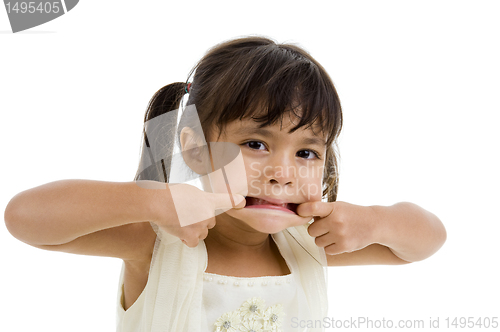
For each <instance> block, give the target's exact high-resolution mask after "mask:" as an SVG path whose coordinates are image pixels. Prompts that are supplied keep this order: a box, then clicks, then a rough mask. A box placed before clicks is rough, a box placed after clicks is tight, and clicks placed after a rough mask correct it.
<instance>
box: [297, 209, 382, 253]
mask: <svg viewBox="0 0 500 332" xmlns="http://www.w3.org/2000/svg"><path fill="white" fill-rule="evenodd" d="M373 213H374V212H373V211H372V209H371V207H366V206H359V205H353V204H349V203H345V202H328V203H327V202H306V203H302V204H300V205H299V206H298V207H297V214H299V215H300V216H304V217H314V222H313V223H312V224H311V225H310V226H309V228H308V232H309V235H311V236H312V237H315V238H316V240H315V242H316V245H317V246H318V247H323V248H325V253H326V254H328V255H337V254H341V253H344V252H352V251H356V250H360V249H363V248H365V247H367V246H369V245H370V244H372V243H374V240H373V239H374V234H373V233H374V230H375V228H376V227H375V226H376V225H374V222H373V220H374V218H373Z"/></svg>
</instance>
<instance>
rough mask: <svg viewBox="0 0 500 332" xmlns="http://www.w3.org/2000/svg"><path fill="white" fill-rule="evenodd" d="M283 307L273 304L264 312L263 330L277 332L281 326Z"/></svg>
mask: <svg viewBox="0 0 500 332" xmlns="http://www.w3.org/2000/svg"><path fill="white" fill-rule="evenodd" d="M283 316H284V313H283V306H282V305H281V304H275V305H273V306H271V307H269V308H267V309H266V311H264V317H263V318H264V330H266V331H272V332H278V331H281V329H280V327H281V325H282V324H283Z"/></svg>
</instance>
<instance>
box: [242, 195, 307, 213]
mask: <svg viewBox="0 0 500 332" xmlns="http://www.w3.org/2000/svg"><path fill="white" fill-rule="evenodd" d="M246 201H247V204H246V206H252V205H274V206H282V207H284V208H285V209H288V210H290V211H292V212H294V213H297V206H298V204H295V203H284V204H273V203H271V202H268V201H266V200H263V199H260V198H255V197H250V196H247V197H246Z"/></svg>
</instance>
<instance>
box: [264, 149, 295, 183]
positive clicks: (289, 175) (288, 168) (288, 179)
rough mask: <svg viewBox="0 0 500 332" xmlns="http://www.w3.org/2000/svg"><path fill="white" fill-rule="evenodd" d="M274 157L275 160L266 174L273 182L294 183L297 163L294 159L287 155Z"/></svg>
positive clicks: (268, 167)
mask: <svg viewBox="0 0 500 332" xmlns="http://www.w3.org/2000/svg"><path fill="white" fill-rule="evenodd" d="M276 157H277V158H274V160H273V162H272V163H271V164H270V165H268V166H267V167H266V168H267V170H266V172H264V174H265V175H266V177H267V178H268V179H269V181H270V182H271V184H281V185H292V184H294V183H295V177H296V172H295V168H296V167H295V164H294V160H292V159H290V158H286V157H283V156H281V157H278V156H276Z"/></svg>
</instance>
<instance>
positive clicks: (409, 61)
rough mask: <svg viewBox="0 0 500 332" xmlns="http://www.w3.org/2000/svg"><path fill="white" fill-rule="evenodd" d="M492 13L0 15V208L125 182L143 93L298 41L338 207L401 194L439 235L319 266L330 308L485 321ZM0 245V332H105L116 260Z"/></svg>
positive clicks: (157, 7)
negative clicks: (334, 161) (335, 98)
mask: <svg viewBox="0 0 500 332" xmlns="http://www.w3.org/2000/svg"><path fill="white" fill-rule="evenodd" d="M499 7H500V6H499V4H498V2H496V1H418V2H417V1H411V2H410V1H306V2H304V1H300V2H298V1H297V2H294V1H251V2H250V1H249V2H246V3H244V4H236V2H234V1H199V2H197V1H185V2H184V1H175V2H174V1H141V2H137V1H134V2H132V1H117V0H115V1H90V0H82V1H80V3H79V4H78V5H77V6H76V7H75V8H74V9H73V10H72V11H70V12H69V13H68V14H66V15H64V16H62V17H60V18H58V19H56V20H54V21H52V22H49V23H46V24H44V25H41V26H39V27H35V28H33V29H30V30H28V31H25V32H21V33H17V34H12V33H11V32H10V25H9V22H8V18H7V14H6V12H5V11H4V10H3V9H0V32H1V33H0V60H1V61H0V66H1V71H0V126H1V127H0V135H1V144H2V148H1V151H2V157H1V160H2V162H1V174H2V177H3V181H2V182H3V184H2V186H1V195H0V208H1V209H2V211H3V210H4V209H5V206H6V205H7V203H8V201H9V200H10V198H12V197H13V196H14V195H15V194H16V193H18V192H20V191H23V190H26V189H28V188H32V187H35V186H38V185H41V184H44V183H47V182H51V181H56V180H59V179H73V178H75V179H94V180H106V181H120V182H121V181H131V180H132V179H133V176H134V174H135V171H136V167H137V163H138V158H139V150H140V142H141V141H140V139H141V129H142V119H143V114H144V111H145V109H146V106H147V102H148V101H149V98H150V97H151V96H152V95H153V94H154V93H155V92H156V91H157V90H158V89H159V88H160V87H162V86H163V85H166V84H169V83H172V82H175V81H184V80H186V75H187V74H188V72H189V70H190V69H191V67H192V66H193V65H194V64H195V63H196V61H197V60H198V59H200V58H201V57H202V56H203V54H204V53H205V51H206V50H207V49H208V48H209V47H211V46H213V45H215V44H216V43H219V42H221V41H224V40H226V39H229V38H233V37H237V36H243V35H248V34H259V35H265V36H268V37H271V38H273V39H275V40H277V41H278V42H294V43H298V44H299V45H301V46H302V47H304V48H305V49H306V50H308V51H309V52H310V53H311V54H312V55H313V56H314V57H315V58H316V59H317V60H318V61H319V62H320V63H321V64H322V65H323V66H324V67H325V68H326V70H327V71H328V72H329V74H330V75H331V77H332V79H333V81H334V83H335V84H336V87H337V90H338V93H339V95H340V98H341V102H342V106H343V110H344V120H345V122H344V128H343V133H342V136H341V139H340V153H341V182H340V193H339V200H343V201H347V202H350V203H354V204H360V205H375V204H381V205H391V204H394V203H396V202H399V201H410V202H414V203H416V204H418V205H420V206H422V207H424V208H425V209H427V210H429V211H431V212H433V213H435V214H436V215H437V216H439V217H440V219H441V220H442V221H443V223H444V224H445V226H446V228H447V231H448V240H447V242H446V244H445V245H444V246H443V248H442V249H441V250H440V251H439V252H438V253H437V254H435V255H434V256H432V257H430V258H429V259H427V260H425V261H422V262H418V263H414V264H409V265H405V266H361V267H339V268H330V269H329V290H328V292H329V293H328V295H329V299H330V316H332V317H335V318H342V319H349V318H350V317H358V316H364V317H368V318H370V319H372V320H377V319H379V320H381V319H382V318H385V319H386V320H387V319H391V320H393V321H395V322H396V321H397V320H399V319H410V320H419V319H422V320H424V321H425V324H427V325H426V326H428V321H429V318H430V317H432V318H436V317H440V326H441V328H443V327H446V326H445V323H446V321H445V319H446V317H461V316H466V317H467V316H473V317H486V316H489V317H492V316H497V317H498V316H500V310H499V309H500V304H499V301H498V299H499V295H500V291H499V288H500V286H499V283H498V280H499V279H500V278H499V277H500V273H499V272H498V271H500V270H499V269H498V262H499V260H498V254H499V245H498V240H497V238H498V234H499V231H500V226H499V222H500V218H499V212H498V206H499V205H498V200H499V198H500V197H499V194H498V191H497V188H498V186H499V185H500V181H499V177H498V173H497V171H498V169H499V167H500V163H499V161H498V156H497V154H498V143H499V142H500V140H499V139H500V135H499V133H498V123H499V120H498V112H499V111H500V101H499V100H500V97H499V91H500V79H499V77H500V64H499V63H500V62H499V59H500V49H499V40H500V38H499V32H500V20H499V19H498V17H499V13H500V8H499ZM0 252H1V260H0V261H1V270H0V271H1V272H0V294H1V295H0V297H1V306H2V309H1V311H0V316H1V319H0V330H2V331H9V332H10V331H49V330H50V331H113V330H114V326H115V305H116V303H115V301H116V291H117V283H118V277H119V272H120V267H121V262H120V261H119V260H117V259H112V258H102V257H87V256H79V255H72V254H65V253H57V252H49V251H43V250H40V249H36V248H33V247H30V246H28V245H26V244H24V243H22V242H20V241H18V240H16V239H15V238H13V237H12V236H11V235H10V234H9V233H8V231H7V230H6V228H5V225H4V224H3V223H2V225H0ZM490 330H491V329H490Z"/></svg>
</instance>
